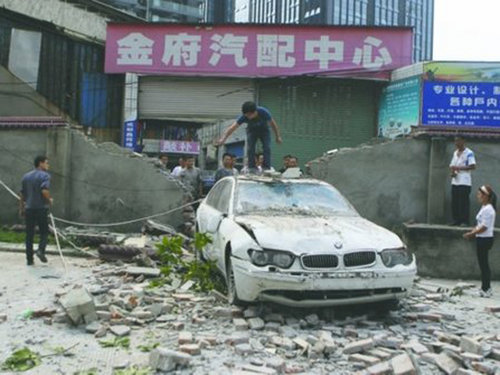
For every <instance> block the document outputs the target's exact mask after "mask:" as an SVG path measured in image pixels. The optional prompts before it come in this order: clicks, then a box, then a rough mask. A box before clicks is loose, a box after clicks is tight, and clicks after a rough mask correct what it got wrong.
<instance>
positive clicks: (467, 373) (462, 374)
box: [455, 368, 481, 375]
mask: <svg viewBox="0 0 500 375" xmlns="http://www.w3.org/2000/svg"><path fill="white" fill-rule="evenodd" d="M480 374H481V373H480V372H477V371H474V370H466V369H464V368H459V369H458V370H457V372H456V374H455V375H480Z"/></svg>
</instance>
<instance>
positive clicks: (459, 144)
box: [450, 136, 476, 226]
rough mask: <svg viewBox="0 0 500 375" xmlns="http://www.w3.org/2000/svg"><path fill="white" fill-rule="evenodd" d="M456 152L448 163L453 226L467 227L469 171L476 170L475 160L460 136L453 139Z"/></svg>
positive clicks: (469, 188) (470, 183)
mask: <svg viewBox="0 0 500 375" xmlns="http://www.w3.org/2000/svg"><path fill="white" fill-rule="evenodd" d="M455 146H456V150H455V152H454V153H453V158H452V159H451V163H450V172H451V208H452V216H453V225H464V226H468V225H469V207H470V198H469V196H470V191H471V185H472V177H471V171H472V170H474V169H476V158H475V156H474V153H473V152H472V151H471V149H469V148H467V147H465V140H464V138H463V137H461V136H457V137H456V138H455Z"/></svg>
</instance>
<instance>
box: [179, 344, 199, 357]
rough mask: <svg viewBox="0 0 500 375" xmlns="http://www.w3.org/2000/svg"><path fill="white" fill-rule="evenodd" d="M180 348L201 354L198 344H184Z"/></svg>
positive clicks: (192, 353) (183, 350)
mask: <svg viewBox="0 0 500 375" xmlns="http://www.w3.org/2000/svg"><path fill="white" fill-rule="evenodd" d="M179 350H180V351H181V352H184V353H188V354H191V355H199V354H201V349H200V346H199V345H198V344H184V345H180V346H179Z"/></svg>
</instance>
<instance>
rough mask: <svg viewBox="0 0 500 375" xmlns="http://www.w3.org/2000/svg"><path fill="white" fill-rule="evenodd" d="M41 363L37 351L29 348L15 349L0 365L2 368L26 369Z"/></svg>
mask: <svg viewBox="0 0 500 375" xmlns="http://www.w3.org/2000/svg"><path fill="white" fill-rule="evenodd" d="M40 363H42V361H41V359H40V356H39V355H38V353H35V352H32V351H31V350H30V349H29V348H22V349H19V350H16V351H15V352H14V353H12V354H11V356H10V357H9V358H7V359H6V360H5V362H4V363H3V365H2V370H12V371H27V370H29V369H32V368H33V367H35V366H38V365H39V364H40Z"/></svg>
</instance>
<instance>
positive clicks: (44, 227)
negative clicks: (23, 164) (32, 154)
mask: <svg viewBox="0 0 500 375" xmlns="http://www.w3.org/2000/svg"><path fill="white" fill-rule="evenodd" d="M48 169H49V160H48V159H47V157H46V156H37V157H36V158H35V169H34V170H32V171H31V172H28V173H26V174H25V175H24V177H23V179H22V188H21V199H20V201H19V213H20V214H21V215H22V216H25V217H26V260H27V264H28V266H32V265H33V240H34V237H35V227H36V226H38V230H39V232H40V243H39V244H38V251H37V252H36V256H37V257H38V259H40V261H41V262H42V263H47V258H46V257H45V248H46V247H47V240H48V237H49V222H48V215H49V207H50V206H51V205H52V197H51V196H50V191H49V189H50V175H49V174H48V173H47V171H48Z"/></svg>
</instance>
